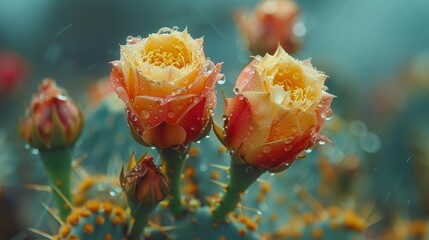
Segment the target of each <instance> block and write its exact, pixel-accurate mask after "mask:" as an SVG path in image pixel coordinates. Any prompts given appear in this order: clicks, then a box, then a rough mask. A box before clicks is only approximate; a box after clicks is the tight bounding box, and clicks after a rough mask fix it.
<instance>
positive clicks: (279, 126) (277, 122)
mask: <svg viewBox="0 0 429 240" xmlns="http://www.w3.org/2000/svg"><path fill="white" fill-rule="evenodd" d="M273 108H274V111H273V112H275V114H274V116H275V117H274V119H273V121H272V123H271V129H270V134H269V136H268V139H267V142H272V141H277V140H280V139H288V140H292V139H293V138H294V136H296V135H297V133H298V131H299V129H300V128H299V126H300V125H299V122H298V118H297V117H296V116H295V114H294V113H293V112H292V111H290V110H289V109H286V108H283V107H282V106H280V105H277V104H273Z"/></svg>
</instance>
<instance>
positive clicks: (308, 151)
mask: <svg viewBox="0 0 429 240" xmlns="http://www.w3.org/2000/svg"><path fill="white" fill-rule="evenodd" d="M304 151H305V153H311V152H312V151H313V150H312V149H311V148H307V149H305V150H304Z"/></svg>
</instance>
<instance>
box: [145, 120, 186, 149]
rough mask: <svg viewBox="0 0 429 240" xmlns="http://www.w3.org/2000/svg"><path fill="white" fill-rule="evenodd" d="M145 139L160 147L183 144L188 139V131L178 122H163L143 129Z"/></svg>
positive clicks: (150, 143)
mask: <svg viewBox="0 0 429 240" xmlns="http://www.w3.org/2000/svg"><path fill="white" fill-rule="evenodd" d="M142 138H143V141H145V142H146V143H148V144H149V145H152V146H157V147H159V148H170V147H175V146H178V145H180V144H182V143H183V142H184V141H185V139H186V131H185V129H183V127H181V126H180V125H178V124H170V123H167V122H162V123H161V124H159V125H158V126H156V127H153V128H149V129H146V130H144V131H143V134H142Z"/></svg>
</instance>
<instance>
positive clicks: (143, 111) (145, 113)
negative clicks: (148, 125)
mask: <svg viewBox="0 0 429 240" xmlns="http://www.w3.org/2000/svg"><path fill="white" fill-rule="evenodd" d="M141 114H142V118H143V119H148V118H149V117H150V113H149V111H148V110H146V109H143V110H142V111H141Z"/></svg>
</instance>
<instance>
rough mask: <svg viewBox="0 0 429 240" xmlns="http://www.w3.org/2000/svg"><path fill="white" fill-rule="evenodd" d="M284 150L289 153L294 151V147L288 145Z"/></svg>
mask: <svg viewBox="0 0 429 240" xmlns="http://www.w3.org/2000/svg"><path fill="white" fill-rule="evenodd" d="M283 150H285V152H289V151H290V150H292V145H286V146H285V147H284V148H283Z"/></svg>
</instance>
